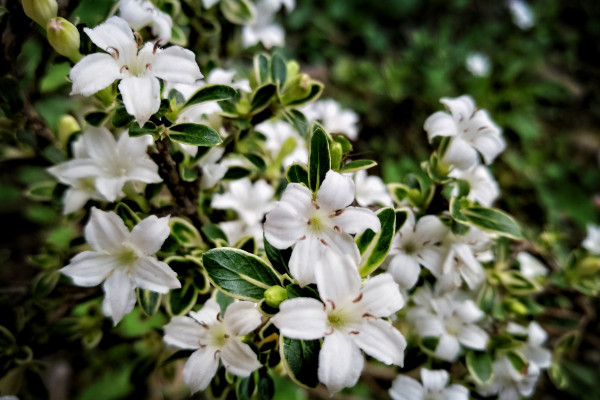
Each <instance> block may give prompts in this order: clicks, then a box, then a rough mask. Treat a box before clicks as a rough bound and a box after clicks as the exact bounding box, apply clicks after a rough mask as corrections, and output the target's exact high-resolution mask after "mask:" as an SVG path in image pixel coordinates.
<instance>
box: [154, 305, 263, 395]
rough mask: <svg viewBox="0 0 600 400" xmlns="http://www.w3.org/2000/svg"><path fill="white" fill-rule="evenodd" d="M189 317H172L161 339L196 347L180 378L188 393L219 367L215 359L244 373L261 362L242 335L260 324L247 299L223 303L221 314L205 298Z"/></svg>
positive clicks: (207, 380)
mask: <svg viewBox="0 0 600 400" xmlns="http://www.w3.org/2000/svg"><path fill="white" fill-rule="evenodd" d="M190 316H191V317H192V318H190V317H173V319H171V322H169V323H168V324H167V325H165V328H164V329H165V336H164V341H165V342H166V343H168V344H170V345H173V346H177V347H180V348H183V349H197V350H196V351H194V352H193V353H192V355H191V356H190V358H189V359H188V360H187V361H186V363H185V366H184V367H183V381H184V382H185V383H186V384H187V385H188V386H189V387H190V389H191V391H192V393H194V392H197V391H199V390H203V389H206V387H207V386H208V385H209V384H210V381H211V380H212V378H213V376H215V374H216V372H217V368H218V367H219V359H220V360H221V361H222V362H223V365H224V366H225V368H227V371H229V372H230V373H232V374H234V375H238V376H241V377H247V376H249V375H250V373H252V371H254V370H256V369H258V368H260V366H261V364H260V362H259V361H258V359H257V357H256V353H254V352H253V351H252V349H251V348H250V346H248V345H247V344H245V343H243V342H242V340H241V337H242V336H245V335H247V334H248V333H250V332H252V331H253V330H254V329H256V328H257V327H258V326H259V325H260V324H261V314H260V312H259V311H258V310H257V309H256V305H255V304H254V303H252V302H249V301H238V302H236V303H232V304H231V305H229V307H227V310H226V312H225V316H224V317H221V309H220V308H219V305H218V304H217V303H216V302H215V301H214V300H213V299H209V300H208V301H207V302H206V303H205V304H204V307H202V309H201V310H200V311H198V312H190Z"/></svg>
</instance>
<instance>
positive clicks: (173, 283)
mask: <svg viewBox="0 0 600 400" xmlns="http://www.w3.org/2000/svg"><path fill="white" fill-rule="evenodd" d="M131 278H132V279H133V281H134V282H135V284H136V286H138V287H141V288H142V289H146V290H152V291H153V292H158V293H168V292H169V289H178V288H180V287H181V282H179V280H178V279H177V273H176V272H175V271H173V270H172V269H171V268H170V267H169V266H168V265H167V264H165V263H164V262H162V261H158V260H157V259H155V258H152V257H141V258H139V259H138V260H137V261H136V262H135V264H134V265H133V267H132V269H131Z"/></svg>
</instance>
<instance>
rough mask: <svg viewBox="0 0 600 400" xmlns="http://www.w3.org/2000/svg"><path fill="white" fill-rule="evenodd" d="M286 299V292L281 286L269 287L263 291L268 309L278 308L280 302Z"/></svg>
mask: <svg viewBox="0 0 600 400" xmlns="http://www.w3.org/2000/svg"><path fill="white" fill-rule="evenodd" d="M287 298H288V296H287V291H286V290H285V288H283V287H281V286H271V287H270V288H268V289H267V290H265V303H267V305H268V306H270V307H274V308H277V307H279V305H280V304H281V302H282V301H284V300H287Z"/></svg>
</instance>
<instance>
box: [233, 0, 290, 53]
mask: <svg viewBox="0 0 600 400" xmlns="http://www.w3.org/2000/svg"><path fill="white" fill-rule="evenodd" d="M274 5H275V4H274V2H273V1H272V0H262V1H259V2H258V3H257V4H256V18H255V19H254V21H253V22H252V23H250V24H247V25H244V27H243V28H242V45H243V46H244V48H248V47H251V46H254V45H255V44H258V43H259V42H261V43H262V44H263V46H265V47H266V48H267V49H270V48H271V47H273V46H280V45H282V44H283V43H284V42H285V31H284V30H283V28H282V27H281V25H279V24H277V23H275V22H274V21H273V20H274V19H275V14H276V12H277V9H274V8H273V7H274Z"/></svg>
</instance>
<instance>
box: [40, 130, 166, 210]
mask: <svg viewBox="0 0 600 400" xmlns="http://www.w3.org/2000/svg"><path fill="white" fill-rule="evenodd" d="M148 138H149V136H145V137H130V136H129V135H128V134H127V133H126V132H123V133H122V134H121V137H119V140H118V141H116V140H115V138H114V136H113V135H112V134H111V133H110V131H109V130H108V129H106V128H96V127H93V126H90V127H88V128H87V129H86V131H85V132H84V133H83V135H82V139H81V140H82V143H83V148H84V149H85V153H87V156H88V157H78V156H81V155H86V154H85V153H82V152H79V154H76V158H75V159H73V160H70V161H67V162H65V163H62V164H59V165H56V166H54V167H51V168H49V169H48V171H49V172H50V173H51V174H53V175H54V176H56V177H57V178H58V179H59V180H60V181H61V182H63V183H66V184H71V182H73V181H78V182H88V181H86V179H91V180H93V182H94V186H95V188H96V190H97V191H98V193H99V194H100V195H102V196H103V197H104V198H105V199H106V201H115V200H117V199H119V198H121V197H123V193H122V189H123V185H124V184H125V183H126V182H129V181H138V182H144V183H158V182H162V179H161V177H160V176H159V175H158V172H157V171H158V166H157V165H156V164H155V163H154V161H152V160H151V159H150V157H148V155H147V154H146V151H147V149H148ZM76 184H78V183H76ZM89 184H90V183H89V182H88V183H87V185H88V186H89ZM90 198H95V197H93V196H91V195H90ZM87 200H88V199H85V201H87ZM67 201H69V203H67ZM72 201H74V200H72V199H65V212H66V209H67V204H69V205H72V203H71V202H72ZM81 201H83V200H81ZM85 201H83V204H85ZM83 204H81V206H83ZM69 209H71V208H69Z"/></svg>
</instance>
